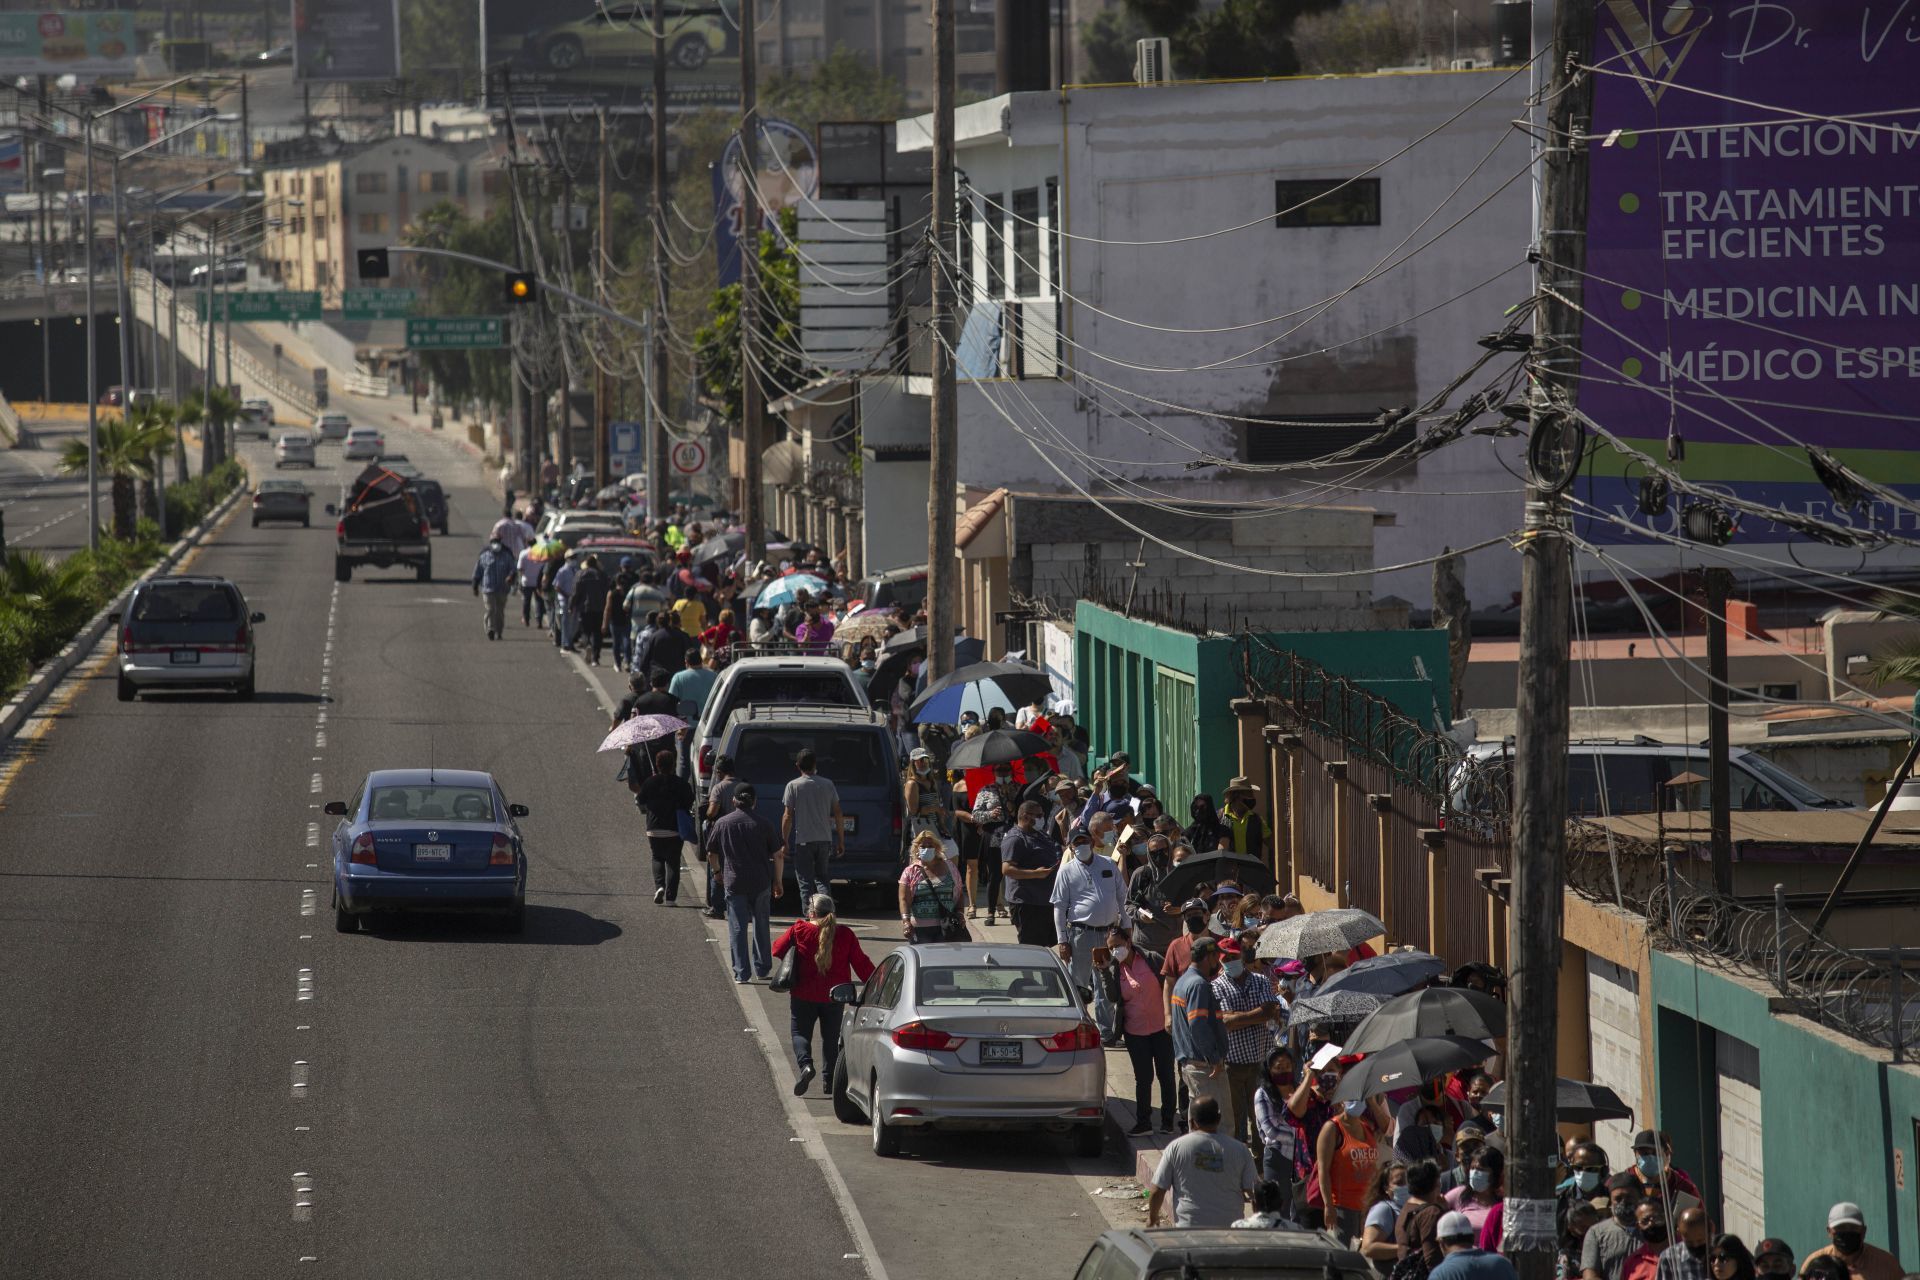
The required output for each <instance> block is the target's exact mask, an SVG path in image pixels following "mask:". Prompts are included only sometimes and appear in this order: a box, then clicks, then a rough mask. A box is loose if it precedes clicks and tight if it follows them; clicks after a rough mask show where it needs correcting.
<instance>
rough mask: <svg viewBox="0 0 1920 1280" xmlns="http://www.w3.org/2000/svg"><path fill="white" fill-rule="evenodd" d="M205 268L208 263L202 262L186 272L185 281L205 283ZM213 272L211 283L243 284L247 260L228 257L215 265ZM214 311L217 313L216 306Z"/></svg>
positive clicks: (198, 283) (197, 283)
mask: <svg viewBox="0 0 1920 1280" xmlns="http://www.w3.org/2000/svg"><path fill="white" fill-rule="evenodd" d="M207 269H208V264H207V263H204V262H203V263H201V264H200V265H199V266H197V267H195V268H194V269H193V270H192V271H191V272H190V273H189V274H188V276H187V282H188V283H189V284H195V285H204V284H206V283H207ZM213 273H214V274H213V283H215V284H243V283H245V281H246V278H247V260H246V259H245V258H228V259H227V260H226V261H224V262H221V263H220V264H218V265H217V266H215V267H214V268H213ZM215 311H216V314H218V308H216V309H215Z"/></svg>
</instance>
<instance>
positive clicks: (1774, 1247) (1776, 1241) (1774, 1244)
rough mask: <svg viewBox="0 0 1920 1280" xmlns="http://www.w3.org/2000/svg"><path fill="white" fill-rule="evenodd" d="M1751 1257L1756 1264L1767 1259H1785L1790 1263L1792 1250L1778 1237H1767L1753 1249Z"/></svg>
mask: <svg viewBox="0 0 1920 1280" xmlns="http://www.w3.org/2000/svg"><path fill="white" fill-rule="evenodd" d="M1753 1257H1754V1260H1755V1261H1756V1262H1757V1261H1759V1260H1760V1259H1761V1258H1767V1257H1773V1258H1785V1259H1786V1260H1787V1261H1788V1262H1792V1261H1793V1248H1792V1246H1790V1245H1789V1244H1787V1242H1786V1241H1785V1240H1782V1239H1781V1238H1780V1237H1779V1236H1768V1237H1767V1238H1766V1239H1765V1240H1762V1241H1761V1242H1760V1243H1759V1244H1757V1245H1755V1246H1754V1247H1753Z"/></svg>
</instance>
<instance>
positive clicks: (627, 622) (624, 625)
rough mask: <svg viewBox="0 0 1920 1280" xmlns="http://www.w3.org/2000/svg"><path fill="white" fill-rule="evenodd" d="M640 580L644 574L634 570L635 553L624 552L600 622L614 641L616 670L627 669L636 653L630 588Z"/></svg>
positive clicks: (614, 666)
mask: <svg viewBox="0 0 1920 1280" xmlns="http://www.w3.org/2000/svg"><path fill="white" fill-rule="evenodd" d="M638 581H640V575H639V574H638V573H637V572H635V571H634V567H633V557H632V556H621V557H620V565H619V568H618V569H617V571H616V572H615V573H614V575H613V584H612V586H611V587H610V588H609V590H608V591H607V603H606V607H605V608H604V609H603V610H602V611H601V617H600V625H601V626H602V627H604V628H605V629H606V633H607V637H608V638H609V639H610V640H611V641H612V642H613V669H614V670H615V671H625V670H626V669H627V664H628V662H629V661H630V660H631V659H632V657H633V616H632V615H631V614H629V613H628V612H627V592H629V591H631V590H633V584H634V583H636V582H638Z"/></svg>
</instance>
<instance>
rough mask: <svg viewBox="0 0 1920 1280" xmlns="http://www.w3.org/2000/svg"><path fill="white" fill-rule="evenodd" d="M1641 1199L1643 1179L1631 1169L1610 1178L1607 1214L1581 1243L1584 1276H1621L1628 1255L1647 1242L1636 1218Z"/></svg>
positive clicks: (1613, 1279) (1614, 1279) (1610, 1279)
mask: <svg viewBox="0 0 1920 1280" xmlns="http://www.w3.org/2000/svg"><path fill="white" fill-rule="evenodd" d="M1641 1199H1642V1196H1641V1194H1640V1180H1639V1179H1638V1178H1635V1177H1634V1176H1633V1175H1632V1174H1631V1173H1616V1174H1614V1175H1613V1177H1611V1178H1609V1179H1607V1211H1608V1212H1607V1218H1606V1220H1605V1221H1604V1222H1601V1223H1599V1224H1597V1225H1595V1226H1594V1228H1593V1229H1592V1230H1590V1231H1588V1232H1587V1237H1586V1239H1585V1240H1583V1241H1581V1244H1580V1275H1581V1277H1582V1280H1621V1274H1620V1273H1621V1271H1622V1269H1623V1268H1625V1266H1626V1264H1627V1259H1628V1258H1630V1257H1632V1256H1633V1254H1634V1253H1636V1252H1637V1251H1638V1250H1639V1248H1640V1246H1641V1245H1643V1244H1645V1243H1646V1241H1644V1240H1642V1239H1641V1238H1640V1228H1639V1226H1638V1224H1637V1223H1636V1221H1635V1218H1634V1209H1635V1207H1636V1206H1637V1205H1638V1204H1639V1203H1640V1201H1641Z"/></svg>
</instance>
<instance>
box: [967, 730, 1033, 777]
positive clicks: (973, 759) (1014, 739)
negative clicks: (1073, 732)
mask: <svg viewBox="0 0 1920 1280" xmlns="http://www.w3.org/2000/svg"><path fill="white" fill-rule="evenodd" d="M1047 750H1048V747H1047V740H1046V739H1045V738H1043V737H1041V736H1040V735H1039V734H1037V733H1027V732H1025V731H1023V730H1020V729H989V730H987V731H986V732H985V733H976V734H974V735H973V736H972V737H971V738H968V739H967V740H966V741H965V742H957V743H955V744H954V747H953V750H952V751H950V752H948V753H947V768H949V769H983V768H989V767H991V766H993V765H996V764H1012V763H1013V762H1014V761H1016V760H1026V759H1030V758H1031V757H1033V756H1037V755H1040V754H1042V753H1044V752H1046V751H1047Z"/></svg>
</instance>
